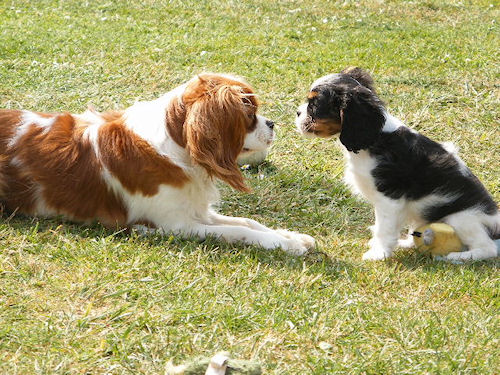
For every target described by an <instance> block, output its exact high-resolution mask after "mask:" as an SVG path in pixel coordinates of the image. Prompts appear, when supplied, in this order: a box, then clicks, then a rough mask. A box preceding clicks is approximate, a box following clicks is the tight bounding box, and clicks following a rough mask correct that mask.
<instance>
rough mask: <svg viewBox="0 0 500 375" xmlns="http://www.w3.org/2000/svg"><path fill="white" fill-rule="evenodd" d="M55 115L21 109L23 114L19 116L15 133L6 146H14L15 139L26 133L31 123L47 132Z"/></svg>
mask: <svg viewBox="0 0 500 375" xmlns="http://www.w3.org/2000/svg"><path fill="white" fill-rule="evenodd" d="M56 117H57V116H54V117H42V116H40V115H38V114H36V113H33V112H31V111H23V114H22V116H21V121H20V122H19V125H18V126H17V128H16V133H15V134H14V136H13V137H12V138H11V139H10V140H9V142H8V144H7V146H8V147H12V146H14V145H15V144H16V143H17V141H18V140H19V139H20V138H22V136H23V135H24V134H26V132H27V131H28V129H29V128H30V127H31V126H32V125H36V126H39V127H41V128H43V129H44V132H47V131H48V130H49V129H50V127H51V126H52V125H53V124H54V121H55V119H56Z"/></svg>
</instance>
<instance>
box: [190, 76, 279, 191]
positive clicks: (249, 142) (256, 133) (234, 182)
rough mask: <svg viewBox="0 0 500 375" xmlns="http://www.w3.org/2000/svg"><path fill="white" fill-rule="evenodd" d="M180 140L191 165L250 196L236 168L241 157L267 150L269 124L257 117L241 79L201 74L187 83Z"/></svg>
mask: <svg viewBox="0 0 500 375" xmlns="http://www.w3.org/2000/svg"><path fill="white" fill-rule="evenodd" d="M182 101H183V104H184V106H185V108H186V119H185V122H184V137H185V140H186V145H187V148H188V150H189V152H190V155H191V157H192V158H193V160H194V161H195V162H196V163H197V164H199V165H201V166H202V167H204V168H205V170H206V171H207V172H208V174H209V175H211V176H215V177H217V178H219V179H221V180H223V181H225V182H227V183H228V184H229V185H231V186H232V187H234V188H235V189H238V190H241V191H249V188H248V187H247V186H246V185H245V183H244V181H243V176H242V174H241V172H240V169H239V167H238V165H237V163H236V159H237V157H238V156H239V155H240V154H242V153H252V152H257V151H263V150H266V149H267V148H268V147H269V145H270V144H271V142H272V140H273V138H274V131H273V127H274V123H273V122H272V121H270V120H268V119H266V118H264V117H262V116H259V115H257V107H258V103H257V99H256V97H255V94H254V93H253V90H252V88H251V87H250V86H249V85H248V84H247V83H246V82H244V81H243V80H241V79H239V78H236V77H232V76H227V75H221V74H212V73H204V74H200V75H198V76H196V77H195V78H193V79H192V80H190V81H189V82H188V83H187V86H186V89H185V91H184V94H183V96H182Z"/></svg>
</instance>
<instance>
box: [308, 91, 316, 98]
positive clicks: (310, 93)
mask: <svg viewBox="0 0 500 375" xmlns="http://www.w3.org/2000/svg"><path fill="white" fill-rule="evenodd" d="M317 96H318V92H317V91H310V92H309V94H307V99H312V98H315V97H317Z"/></svg>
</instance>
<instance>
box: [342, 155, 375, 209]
mask: <svg viewBox="0 0 500 375" xmlns="http://www.w3.org/2000/svg"><path fill="white" fill-rule="evenodd" d="M346 159H347V166H346V171H345V180H346V183H347V184H348V185H350V186H351V188H352V189H353V191H354V193H356V194H360V195H362V196H363V197H365V198H366V199H368V200H369V201H372V202H373V201H374V199H375V195H376V194H377V189H376V187H375V181H374V179H373V176H372V174H371V172H372V170H373V168H375V165H376V162H375V160H374V159H373V158H372V157H370V154H369V153H368V152H367V151H360V152H359V153H358V154H354V153H352V152H346Z"/></svg>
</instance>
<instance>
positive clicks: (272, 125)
mask: <svg viewBox="0 0 500 375" xmlns="http://www.w3.org/2000/svg"><path fill="white" fill-rule="evenodd" d="M266 125H267V126H268V127H269V129H272V128H274V122H272V121H271V120H266Z"/></svg>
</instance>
